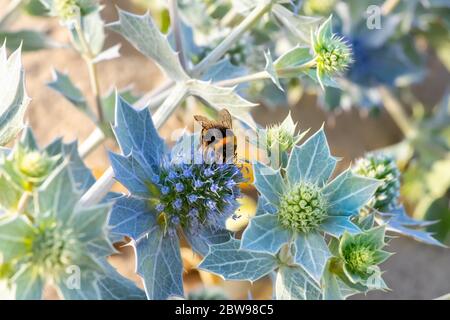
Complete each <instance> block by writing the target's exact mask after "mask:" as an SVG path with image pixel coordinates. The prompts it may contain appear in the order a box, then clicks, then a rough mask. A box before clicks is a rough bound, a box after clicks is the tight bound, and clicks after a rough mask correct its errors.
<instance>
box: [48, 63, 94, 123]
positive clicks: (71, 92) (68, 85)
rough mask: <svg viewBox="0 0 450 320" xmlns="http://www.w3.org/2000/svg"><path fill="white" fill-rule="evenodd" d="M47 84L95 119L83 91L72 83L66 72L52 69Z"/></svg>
mask: <svg viewBox="0 0 450 320" xmlns="http://www.w3.org/2000/svg"><path fill="white" fill-rule="evenodd" d="M47 85H48V86H49V87H50V88H52V89H53V90H55V91H57V92H58V93H60V94H61V95H62V96H63V97H64V98H66V99H67V100H69V101H70V102H71V103H72V104H73V105H74V106H75V107H77V108H78V109H80V110H81V111H82V112H83V113H85V114H86V115H87V116H89V118H91V119H93V120H95V115H94V114H93V113H92V111H91V109H90V108H89V106H88V103H87V101H86V98H85V97H84V95H83V93H82V92H81V90H80V89H78V88H77V87H76V86H75V85H74V84H73V82H72V80H70V78H69V76H68V75H67V74H64V73H61V72H59V71H58V70H54V71H53V80H52V81H51V82H49V83H47Z"/></svg>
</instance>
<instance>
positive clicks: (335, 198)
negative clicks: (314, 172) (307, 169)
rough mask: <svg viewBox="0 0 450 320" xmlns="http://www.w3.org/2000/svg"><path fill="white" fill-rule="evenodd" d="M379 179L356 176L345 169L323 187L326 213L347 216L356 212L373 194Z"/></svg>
mask: <svg viewBox="0 0 450 320" xmlns="http://www.w3.org/2000/svg"><path fill="white" fill-rule="evenodd" d="M379 185H380V181H378V180H375V179H369V178H365V177H361V176H357V175H355V174H353V173H352V172H351V170H346V171H344V172H343V173H341V174H340V175H339V176H338V177H337V178H336V179H334V180H333V181H331V182H330V183H329V184H328V185H326V186H325V187H324V188H323V195H324V196H325V197H326V199H327V201H328V214H330V215H335V216H343V215H346V216H349V215H352V214H355V213H357V212H358V210H359V209H360V208H361V207H362V206H363V205H365V204H366V203H367V202H368V201H369V200H370V198H371V197H372V196H373V194H374V192H375V190H376V189H377V188H378V186H379Z"/></svg>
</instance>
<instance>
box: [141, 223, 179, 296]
mask: <svg viewBox="0 0 450 320" xmlns="http://www.w3.org/2000/svg"><path fill="white" fill-rule="evenodd" d="M136 255H137V272H138V274H139V275H140V276H142V278H143V279H144V287H145V292H146V294H147V298H148V299H151V300H165V299H167V298H169V297H171V296H184V292H183V279H182V273H183V265H182V263H181V256H180V246H179V240H178V237H177V236H176V235H174V236H169V235H164V232H163V230H161V228H160V227H159V225H156V226H155V227H154V228H153V229H152V230H150V231H149V232H148V234H147V235H146V236H145V237H144V238H142V239H141V240H140V241H139V242H138V243H137V244H136Z"/></svg>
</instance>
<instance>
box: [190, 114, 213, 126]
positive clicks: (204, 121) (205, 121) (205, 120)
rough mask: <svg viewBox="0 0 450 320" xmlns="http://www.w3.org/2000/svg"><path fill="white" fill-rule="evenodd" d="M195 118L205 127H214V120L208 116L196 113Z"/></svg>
mask: <svg viewBox="0 0 450 320" xmlns="http://www.w3.org/2000/svg"><path fill="white" fill-rule="evenodd" d="M194 119H195V121H197V122H200V124H201V125H202V127H203V128H204V129H210V128H213V127H214V122H213V121H211V120H209V119H208V118H207V117H204V116H200V115H195V116H194Z"/></svg>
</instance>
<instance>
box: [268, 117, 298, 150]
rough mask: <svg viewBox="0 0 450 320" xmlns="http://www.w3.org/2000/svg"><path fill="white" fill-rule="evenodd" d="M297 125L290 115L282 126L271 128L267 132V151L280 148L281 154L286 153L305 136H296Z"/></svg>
mask: <svg viewBox="0 0 450 320" xmlns="http://www.w3.org/2000/svg"><path fill="white" fill-rule="evenodd" d="M296 129H297V124H296V123H294V121H293V120H292V117H291V114H290V113H289V114H288V116H287V117H286V119H284V120H283V122H282V123H281V124H278V125H274V126H271V127H269V128H268V129H267V130H266V139H267V142H266V143H267V149H268V150H269V151H273V148H279V152H280V153H281V152H285V151H288V150H290V149H292V147H293V146H294V145H296V144H297V143H298V141H300V139H301V138H303V136H304V134H305V133H306V132H305V133H303V134H300V135H296V133H295V131H296Z"/></svg>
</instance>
